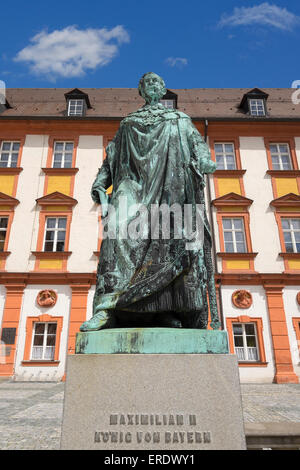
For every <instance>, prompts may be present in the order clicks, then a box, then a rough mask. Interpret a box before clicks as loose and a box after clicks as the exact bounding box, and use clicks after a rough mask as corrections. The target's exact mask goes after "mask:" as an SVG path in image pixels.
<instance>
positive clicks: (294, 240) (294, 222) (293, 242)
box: [281, 218, 300, 253]
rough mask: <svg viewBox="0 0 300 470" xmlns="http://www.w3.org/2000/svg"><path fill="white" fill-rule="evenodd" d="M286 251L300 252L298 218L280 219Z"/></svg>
mask: <svg viewBox="0 0 300 470" xmlns="http://www.w3.org/2000/svg"><path fill="white" fill-rule="evenodd" d="M281 224H282V230H283V237H284V244H285V249H286V252H287V253H300V219H283V218H282V219H281Z"/></svg>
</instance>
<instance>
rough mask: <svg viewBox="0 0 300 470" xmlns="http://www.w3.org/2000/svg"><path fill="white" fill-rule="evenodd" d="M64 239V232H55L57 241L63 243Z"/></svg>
mask: <svg viewBox="0 0 300 470" xmlns="http://www.w3.org/2000/svg"><path fill="white" fill-rule="evenodd" d="M65 237H66V232H65V231H64V230H60V231H59V232H57V240H62V241H64V240H65Z"/></svg>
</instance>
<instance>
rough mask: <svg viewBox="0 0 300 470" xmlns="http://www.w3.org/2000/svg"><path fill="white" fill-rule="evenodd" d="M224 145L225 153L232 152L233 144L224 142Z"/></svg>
mask: <svg viewBox="0 0 300 470" xmlns="http://www.w3.org/2000/svg"><path fill="white" fill-rule="evenodd" d="M224 147H225V152H226V153H233V144H225V145H224Z"/></svg>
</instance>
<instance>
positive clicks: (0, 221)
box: [0, 217, 8, 251]
mask: <svg viewBox="0 0 300 470" xmlns="http://www.w3.org/2000/svg"><path fill="white" fill-rule="evenodd" d="M7 225H8V217H0V251H4V245H5V239H6V233H7Z"/></svg>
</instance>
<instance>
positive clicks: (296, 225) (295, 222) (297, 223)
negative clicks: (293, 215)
mask: <svg viewBox="0 0 300 470" xmlns="http://www.w3.org/2000/svg"><path fill="white" fill-rule="evenodd" d="M292 227H293V229H297V230H300V219H292Z"/></svg>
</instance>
